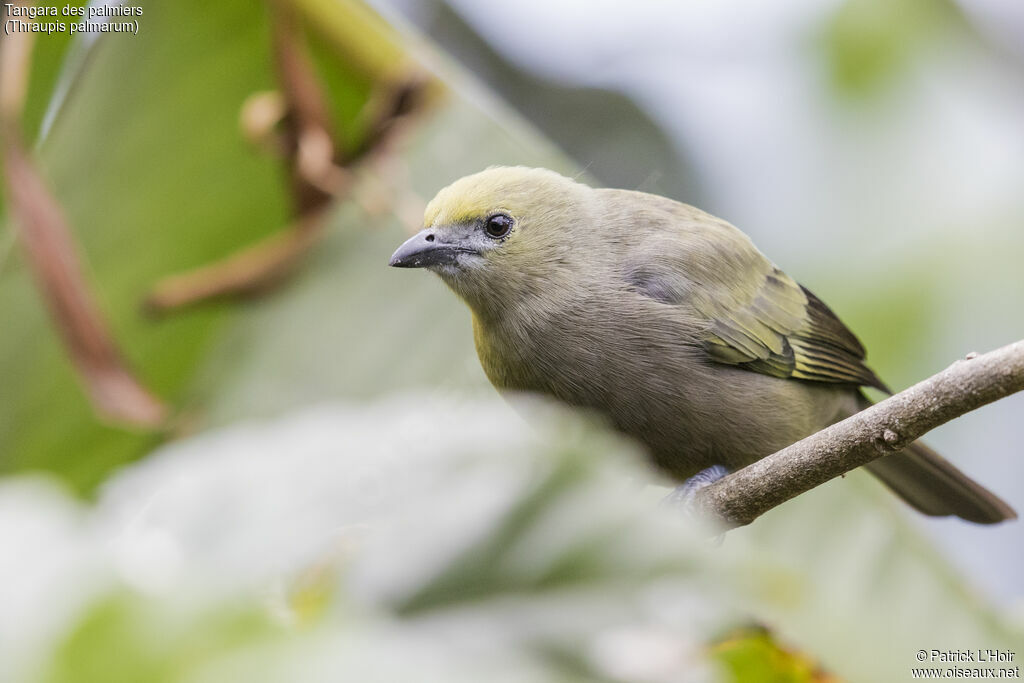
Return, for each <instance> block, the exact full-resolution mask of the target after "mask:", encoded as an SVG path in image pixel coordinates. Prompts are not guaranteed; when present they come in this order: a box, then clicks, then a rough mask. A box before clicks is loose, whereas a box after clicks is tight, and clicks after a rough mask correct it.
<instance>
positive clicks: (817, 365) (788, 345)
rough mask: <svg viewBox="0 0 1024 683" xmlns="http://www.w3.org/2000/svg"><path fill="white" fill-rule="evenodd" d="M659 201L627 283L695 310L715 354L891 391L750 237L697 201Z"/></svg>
mask: <svg viewBox="0 0 1024 683" xmlns="http://www.w3.org/2000/svg"><path fill="white" fill-rule="evenodd" d="M658 199H661V198H658ZM661 201H662V202H664V203H663V204H662V205H661V206H660V207H659V208H661V209H662V211H663V213H662V212H659V214H658V215H657V217H658V218H662V219H663V220H664V223H663V224H662V226H661V227H662V228H664V230H658V231H657V232H656V233H655V235H656V236H655V237H654V238H651V239H649V240H643V241H642V242H643V243H642V244H638V245H637V248H636V251H634V252H633V256H634V260H633V261H632V265H631V266H630V269H629V270H628V272H627V273H626V279H627V280H628V281H629V283H630V285H631V286H632V287H633V288H635V289H637V290H638V291H640V292H641V293H643V294H645V295H646V296H648V297H650V298H653V299H656V300H658V301H660V302H661V303H664V304H668V305H671V306H679V307H680V308H679V310H680V312H681V313H682V312H683V311H686V315H690V316H693V315H695V316H696V317H697V318H698V319H699V320H700V321H701V322H702V323H703V325H701V326H700V327H701V329H702V337H701V341H702V342H703V344H704V348H705V349H706V351H707V353H708V355H709V356H710V358H711V359H712V360H714V361H717V362H719V363H726V364H729V365H736V366H739V367H742V368H745V369H747V370H752V371H755V372H760V373H763V374H766V375H773V376H775V377H783V378H794V379H801V380H809V381H816V382H832V383H840V384H851V385H864V386H872V387H877V388H879V389H882V390H883V391H888V389H886V387H885V385H884V384H883V383H882V381H881V380H880V379H879V378H878V377H877V376H876V375H875V373H874V372H872V371H871V369H870V368H868V367H867V365H865V363H864V358H865V351H864V347H863V346H862V345H861V343H860V342H859V341H858V340H857V337H855V336H854V335H853V333H852V332H850V330H849V329H847V327H846V326H845V325H844V324H843V323H842V322H841V321H840V320H839V318H838V317H836V314H835V313H833V312H832V310H831V309H830V308H829V307H828V306H826V305H825V304H824V303H823V302H822V301H821V300H820V299H819V298H818V297H816V296H815V295H814V294H812V293H811V292H810V291H809V290H807V289H806V288H804V287H802V286H801V285H799V284H798V283H797V282H795V281H794V280H793V279H792V278H790V277H789V276H788V275H786V274H785V273H784V272H782V271H781V270H779V268H777V267H776V266H775V265H774V264H772V263H771V261H769V260H768V259H767V258H765V256H764V255H763V254H762V253H761V252H760V251H758V250H757V248H756V247H755V246H754V245H753V243H752V242H751V241H750V239H749V238H748V237H747V236H746V235H744V234H743V233H742V232H740V231H739V230H737V229H736V228H734V227H733V226H731V225H729V224H728V223H726V222H724V221H721V220H719V219H717V218H715V217H713V216H710V215H709V214H705V213H704V212H702V211H699V210H697V209H694V208H693V207H689V206H686V205H683V204H678V203H676V202H670V201H669V200H661ZM653 216H654V214H653V212H652V213H651V214H648V215H647V216H646V220H648V221H650V220H651V219H652V217H653Z"/></svg>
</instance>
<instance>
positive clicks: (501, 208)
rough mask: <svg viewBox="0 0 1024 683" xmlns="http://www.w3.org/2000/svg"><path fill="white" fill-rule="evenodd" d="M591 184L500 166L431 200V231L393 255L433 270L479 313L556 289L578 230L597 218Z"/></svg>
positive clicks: (398, 263)
mask: <svg viewBox="0 0 1024 683" xmlns="http://www.w3.org/2000/svg"><path fill="white" fill-rule="evenodd" d="M590 191H591V190H590V188H589V187H587V186H586V185H581V184H579V183H577V182H575V181H573V180H570V179H569V178H566V177H564V176H561V175H559V174H557V173H555V172H554V171H548V170H546V169H535V168H524V167H495V168H489V169H487V170H486V171H481V172H480V173H476V174H473V175H470V176H466V177H464V178H461V179H459V180H457V181H455V182H454V183H452V184H451V185H449V186H448V187H446V188H444V189H443V190H441V191H440V192H438V193H437V196H436V197H434V199H433V200H432V201H431V202H430V204H428V205H427V210H426V213H425V215H424V221H423V223H424V228H423V230H421V231H420V232H418V233H417V234H416V235H414V236H413V237H411V238H410V239H409V240H407V241H406V242H405V243H404V244H402V245H401V246H400V247H399V248H398V249H397V250H396V251H395V253H394V254H393V255H392V256H391V261H390V265H392V266H395V267H398V268H427V269H429V270H432V271H434V272H436V273H437V274H438V275H440V276H441V278H442V279H443V280H444V281H445V282H446V283H447V284H448V286H449V287H451V288H452V289H453V290H454V291H455V292H456V293H457V294H459V295H460V296H461V297H462V298H463V299H465V300H466V302H467V303H469V305H470V306H471V307H472V308H473V309H474V310H477V311H478V312H485V311H482V310H481V309H485V308H488V307H492V306H499V307H500V306H502V305H508V304H509V303H515V298H516V297H521V296H525V295H529V294H530V293H533V292H538V291H543V290H544V289H546V288H550V286H551V285H552V284H553V282H552V281H555V282H557V281H558V280H560V279H561V278H562V277H564V276H565V271H566V269H568V268H571V263H572V259H571V257H570V255H571V252H572V247H573V238H572V235H573V234H574V231H575V230H576V229H577V228H578V229H585V226H586V225H588V224H590V223H591V218H590V216H589V215H587V214H588V202H587V201H586V197H587V193H588V192H590Z"/></svg>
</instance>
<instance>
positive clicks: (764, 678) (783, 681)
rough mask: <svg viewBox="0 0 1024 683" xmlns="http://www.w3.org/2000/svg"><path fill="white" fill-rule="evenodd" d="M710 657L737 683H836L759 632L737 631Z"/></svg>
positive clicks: (803, 658)
mask: <svg viewBox="0 0 1024 683" xmlns="http://www.w3.org/2000/svg"><path fill="white" fill-rule="evenodd" d="M712 653H713V656H714V657H715V659H717V660H718V661H720V662H722V663H723V664H724V665H725V668H726V670H727V671H728V672H729V674H730V675H731V678H730V680H733V681H736V682H737V683H813V682H815V681H817V682H819V683H827V682H828V681H834V682H835V683H838V682H839V679H837V678H832V677H830V676H828V675H827V674H825V673H823V672H821V671H819V670H818V669H817V667H816V666H815V664H814V662H812V661H810V660H809V659H808V658H807V657H806V656H802V655H800V654H797V653H794V652H791V651H789V650H786V649H785V648H783V647H782V646H780V645H779V644H778V643H777V642H775V640H774V639H773V638H772V636H771V634H770V633H769V632H767V631H763V630H760V631H758V630H749V629H748V630H741V631H740V632H738V633H735V634H732V635H730V636H729V637H727V638H725V639H723V640H721V641H719V642H716V643H715V644H714V648H713V650H712Z"/></svg>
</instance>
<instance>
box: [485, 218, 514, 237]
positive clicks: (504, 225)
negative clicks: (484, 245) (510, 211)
mask: <svg viewBox="0 0 1024 683" xmlns="http://www.w3.org/2000/svg"><path fill="white" fill-rule="evenodd" d="M513 222H514V221H513V220H512V217H511V216H506V215H505V214H503V213H496V214H494V215H493V216H488V217H487V220H486V221H484V231H485V232H486V233H487V234H488V235H490V236H491V237H493V238H494V239H500V238H502V237H504V236H505V235H507V234H508V233H509V232H510V231H511V230H512V223H513Z"/></svg>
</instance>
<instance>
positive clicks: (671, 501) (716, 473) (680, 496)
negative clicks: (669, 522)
mask: <svg viewBox="0 0 1024 683" xmlns="http://www.w3.org/2000/svg"><path fill="white" fill-rule="evenodd" d="M727 474H729V470H727V469H725V468H724V467H722V466H721V465H713V466H712V467H709V468H707V469H706V470H701V471H700V472H698V473H697V474H695V475H693V476H692V477H690V478H689V479H687V480H686V481H685V482H683V483H682V484H681V485H680V486H678V487H676V490H675V491H673V492H672V493H670V494H668V495H667V496H665V500H664V501H663V502H664V503H665V504H666V505H682V506H684V507H687V508H689V507H690V505H691V504H692V503H693V499H694V496H696V495H697V491H700V490H701V489H702V488H704V487H705V486H710V485H711V484H714V483H715V482H716V481H718V480H719V479H721V478H722V477H724V476H725V475H727Z"/></svg>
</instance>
